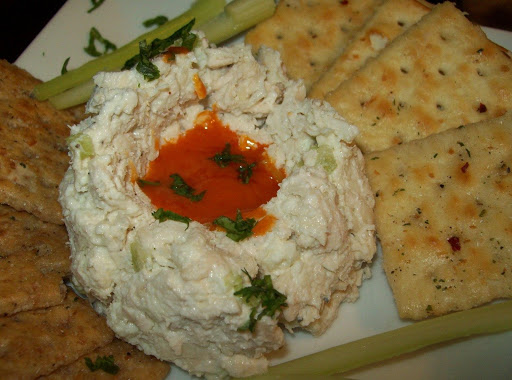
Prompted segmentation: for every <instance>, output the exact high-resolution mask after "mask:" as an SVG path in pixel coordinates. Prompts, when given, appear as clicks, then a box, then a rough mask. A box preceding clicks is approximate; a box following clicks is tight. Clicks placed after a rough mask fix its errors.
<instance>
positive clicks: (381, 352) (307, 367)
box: [250, 301, 512, 380]
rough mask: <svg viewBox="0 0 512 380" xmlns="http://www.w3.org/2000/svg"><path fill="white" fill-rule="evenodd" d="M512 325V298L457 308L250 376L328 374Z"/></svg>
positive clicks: (504, 328)
mask: <svg viewBox="0 0 512 380" xmlns="http://www.w3.org/2000/svg"><path fill="white" fill-rule="evenodd" d="M511 329H512V301H507V302H502V303H497V304H493V305H489V306H483V307H479V308H475V309H471V310H465V311H461V312H456V313H452V314H448V315H444V316H441V317H437V318H433V319H429V320H425V321H421V322H416V323H413V324H411V325H408V326H406V327H402V328H399V329H396V330H392V331H389V332H385V333H382V334H378V335H374V336H370V337H368V338H364V339H360V340H356V341H354V342H350V343H346V344H343V345H341V346H337V347H333V348H330V349H327V350H325V351H321V352H318V353H315V354H312V355H308V356H305V357H302V358H299V359H295V360H292V361H289V362H286V363H283V364H279V365H276V366H273V367H270V368H269V370H268V372H267V373H266V374H263V375H260V376H253V377H251V378H250V379H252V380H255V379H277V378H280V377H281V378H286V376H289V377H290V378H295V375H315V376H326V375H332V374H336V373H338V374H339V373H343V372H346V371H349V370H353V369H355V368H359V367H362V366H364V365H367V364H371V363H375V362H378V361H381V360H385V359H389V358H392V357H395V356H398V355H401V354H405V353H407V352H412V351H415V350H418V349H420V348H423V347H426V346H430V345H432V344H436V343H440V342H445V341H448V340H452V339H457V338H464V337H468V336H471V335H477V334H491V333H497V332H502V331H506V330H511Z"/></svg>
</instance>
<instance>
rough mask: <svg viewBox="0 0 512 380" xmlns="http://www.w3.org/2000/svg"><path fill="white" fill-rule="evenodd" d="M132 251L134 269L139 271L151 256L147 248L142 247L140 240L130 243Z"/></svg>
mask: <svg viewBox="0 0 512 380" xmlns="http://www.w3.org/2000/svg"><path fill="white" fill-rule="evenodd" d="M130 253H131V255H132V264H133V270H134V271H135V272H139V271H140V270H141V269H142V268H144V265H145V263H146V261H147V259H148V258H149V256H150V255H149V254H148V252H147V251H146V250H144V249H142V247H141V245H140V243H139V242H138V241H134V242H133V243H132V244H130Z"/></svg>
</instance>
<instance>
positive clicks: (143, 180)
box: [137, 178, 161, 188]
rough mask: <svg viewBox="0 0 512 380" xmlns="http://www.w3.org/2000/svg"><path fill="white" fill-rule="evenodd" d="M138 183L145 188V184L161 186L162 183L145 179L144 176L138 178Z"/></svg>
mask: <svg viewBox="0 0 512 380" xmlns="http://www.w3.org/2000/svg"><path fill="white" fill-rule="evenodd" d="M137 183H138V184H139V186H140V187H141V188H143V187H144V186H160V185H161V183H160V182H158V181H148V180H145V179H142V178H139V179H138V180H137Z"/></svg>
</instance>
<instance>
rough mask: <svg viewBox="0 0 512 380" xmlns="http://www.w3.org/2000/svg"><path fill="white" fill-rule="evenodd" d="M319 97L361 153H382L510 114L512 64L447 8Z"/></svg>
mask: <svg viewBox="0 0 512 380" xmlns="http://www.w3.org/2000/svg"><path fill="white" fill-rule="evenodd" d="M325 99H326V100H327V101H328V102H329V103H330V104H331V105H332V106H333V107H334V108H335V109H336V110H337V111H338V112H339V113H340V114H341V115H342V116H344V117H345V118H346V119H347V121H348V122H350V123H352V124H355V125H357V126H358V127H359V129H360V131H361V133H360V135H359V136H358V137H357V138H356V143H357V144H358V145H359V147H360V148H361V149H362V150H363V151H364V152H371V151H378V150H383V149H386V148H388V147H390V146H393V145H397V144H401V143H404V142H407V141H411V140H414V139H418V138H422V137H425V136H428V135H430V134H433V133H437V132H441V131H443V130H446V129H449V128H455V127H458V126H459V125H465V124H468V123H473V122H477V121H480V120H485V119H489V118H493V117H497V116H500V115H503V114H504V113H505V112H506V110H508V109H512V59H511V56H510V53H509V52H508V51H506V50H505V49H504V48H501V47H499V46H497V45H496V44H494V43H492V42H491V41H490V40H488V39H487V37H486V36H485V34H484V33H483V31H482V30H481V29H480V27H478V26H476V25H473V24H471V22H470V21H468V20H467V19H466V17H465V16H464V14H463V13H462V12H461V11H459V10H457V9H456V8H455V6H454V5H453V4H451V3H449V2H446V3H443V4H441V5H438V6H435V7H434V8H433V9H432V10H431V11H430V12H429V13H428V14H427V15H425V16H424V17H423V18H422V19H421V20H420V21H419V22H417V23H416V24H415V25H414V26H412V27H411V28H409V29H408V30H407V31H406V32H405V33H403V34H402V35H401V36H399V37H397V38H396V39H394V40H393V41H392V42H391V43H390V44H389V45H388V46H386V47H385V48H384V49H383V50H381V52H380V53H379V54H378V56H377V57H376V58H374V59H370V60H368V62H367V63H366V64H365V65H364V66H363V67H362V68H361V69H359V70H358V71H357V72H356V73H354V74H353V75H352V76H351V77H350V79H348V80H346V81H344V82H343V83H342V84H341V85H340V86H338V87H337V88H336V89H335V90H334V91H333V92H331V93H329V94H328V95H327V96H326V97H325Z"/></svg>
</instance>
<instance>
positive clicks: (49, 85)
mask: <svg viewBox="0 0 512 380" xmlns="http://www.w3.org/2000/svg"><path fill="white" fill-rule="evenodd" d="M224 6H225V0H198V1H197V2H195V3H194V4H193V5H192V7H191V8H190V9H189V10H187V11H186V12H184V13H182V14H181V15H180V16H178V17H176V18H174V19H172V20H169V21H167V22H166V23H165V24H164V25H162V26H160V27H158V28H156V29H154V30H152V31H150V32H148V33H145V34H143V35H141V36H139V37H137V38H136V39H134V40H133V41H131V42H129V43H128V44H126V45H124V46H122V47H120V48H119V49H117V50H115V51H113V52H112V53H109V54H106V55H104V56H101V57H98V58H96V59H94V60H92V61H89V62H87V63H85V64H84V65H82V66H80V67H79V68H77V69H74V70H70V71H68V72H67V73H65V74H63V75H61V76H59V77H56V78H54V79H52V80H49V81H47V82H44V83H41V84H39V85H37V86H36V87H35V88H34V91H33V95H34V96H35V98H36V99H38V100H46V99H49V98H51V97H54V96H56V95H58V94H60V93H62V92H64V91H66V90H69V89H70V88H73V87H75V86H78V85H80V84H82V83H84V82H87V81H89V80H90V79H91V78H92V77H93V76H94V75H95V74H96V73H98V72H100V71H112V70H119V69H120V68H121V67H123V65H124V63H125V62H126V61H127V60H128V59H130V58H131V57H133V56H134V55H136V54H138V53H139V41H141V40H144V39H145V40H146V41H147V42H148V44H149V43H151V41H153V40H154V39H155V38H162V39H163V38H167V37H168V36H170V35H171V34H172V33H173V32H175V31H176V30H178V29H179V28H180V27H182V26H183V25H185V24H186V23H188V22H189V21H191V20H192V19H194V18H195V24H194V25H195V26H196V27H198V26H201V24H203V23H205V22H206V21H208V20H210V19H211V18H213V17H215V16H216V15H218V14H219V13H220V12H222V11H223V9H224ZM78 104H79V103H78ZM72 105H75V104H72Z"/></svg>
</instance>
